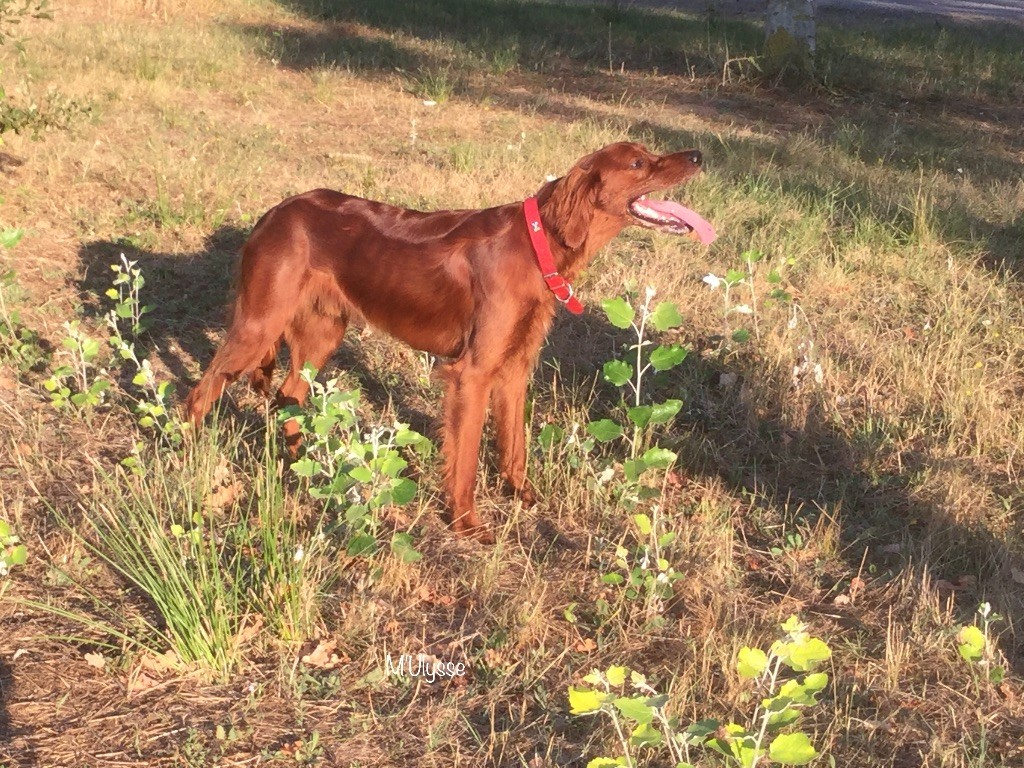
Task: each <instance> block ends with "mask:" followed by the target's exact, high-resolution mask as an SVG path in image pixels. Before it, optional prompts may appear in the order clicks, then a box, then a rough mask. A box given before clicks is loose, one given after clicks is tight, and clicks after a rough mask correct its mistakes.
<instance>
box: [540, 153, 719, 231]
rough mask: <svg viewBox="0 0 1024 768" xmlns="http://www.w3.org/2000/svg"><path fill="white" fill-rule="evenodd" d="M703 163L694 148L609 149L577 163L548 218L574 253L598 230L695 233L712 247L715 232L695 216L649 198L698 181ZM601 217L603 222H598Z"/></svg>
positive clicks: (555, 193) (560, 183)
mask: <svg viewBox="0 0 1024 768" xmlns="http://www.w3.org/2000/svg"><path fill="white" fill-rule="evenodd" d="M702 162H703V158H702V157H701V153H700V152H699V151H697V150H696V149H688V150H685V151H683V152H674V153H672V154H668V155H655V154H653V153H652V152H649V151H648V150H647V149H646V148H645V147H644V146H642V145H641V144H633V143H629V142H620V143H618V144H609V145H608V146H607V147H604V148H602V149H599V150H598V151H597V152H594V153H592V154H590V155H587V156H586V157H584V158H582V159H581V160H579V161H578V162H577V163H576V164H575V165H574V166H573V167H572V168H571V169H570V170H569V172H568V173H567V174H566V175H565V176H563V177H562V178H560V179H558V180H557V181H555V182H554V183H553V188H552V190H551V194H550V198H549V199H548V203H547V205H546V206H545V209H546V212H548V214H549V215H548V216H546V217H545V218H546V219H547V220H548V221H549V224H550V226H551V227H552V228H553V229H555V230H556V234H557V236H558V237H560V239H561V240H562V241H563V242H564V243H565V245H566V246H567V247H569V248H573V249H576V248H580V247H582V246H583V245H584V244H585V243H586V242H587V239H588V235H589V234H590V232H591V229H592V227H594V226H599V227H600V229H601V230H602V231H608V230H614V231H613V232H612V233H611V236H614V234H615V233H617V232H618V231H619V230H620V229H622V228H623V227H626V226H629V225H631V224H636V225H639V226H642V227H647V228H649V229H656V230H658V231H661V232H668V233H671V234H676V235H685V234H690V233H693V234H694V235H695V236H696V237H697V238H698V239H699V240H700V241H701V242H703V243H710V242H711V241H712V240H714V238H715V235H714V230H713V229H712V228H711V225H710V224H708V223H707V222H706V221H704V219H702V218H701V217H700V216H698V215H697V214H696V213H694V212H693V211H691V210H689V209H688V208H684V207H683V206H681V205H679V204H678V203H675V202H672V201H670V200H651V199H648V198H647V195H649V194H651V193H653V192H662V191H665V190H668V189H671V188H672V187H675V186H677V185H678V184H681V183H683V182H684V181H686V180H688V179H690V178H692V177H694V176H696V175H697V174H698V173H700V170H701V164H702ZM598 217H600V219H601V221H600V222H598V221H595V219H597V218H598ZM601 239H602V240H606V239H607V238H601Z"/></svg>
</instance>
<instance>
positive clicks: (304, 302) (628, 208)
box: [186, 143, 713, 540]
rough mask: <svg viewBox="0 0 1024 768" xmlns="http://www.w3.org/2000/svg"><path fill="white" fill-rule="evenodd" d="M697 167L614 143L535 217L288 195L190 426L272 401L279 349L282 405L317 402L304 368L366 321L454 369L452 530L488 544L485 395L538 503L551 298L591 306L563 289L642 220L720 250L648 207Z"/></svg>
mask: <svg viewBox="0 0 1024 768" xmlns="http://www.w3.org/2000/svg"><path fill="white" fill-rule="evenodd" d="M700 167H701V154H700V152H698V151H696V150H687V151H685V152H677V153H675V154H670V155H663V156H658V155H654V154H651V153H650V152H648V151H647V150H646V149H645V148H644V147H642V146H640V145H638V144H629V143H620V144H612V145H610V146H607V147H604V148H603V149H600V150H598V151H597V152H594V153H593V154H591V155H587V156H586V157H584V158H583V159H581V160H580V161H579V162H577V163H576V164H575V165H574V166H573V167H572V168H571V169H570V170H569V172H568V173H567V174H566V175H565V176H563V177H562V178H560V179H557V180H555V181H552V182H549V183H547V184H545V185H544V186H543V187H541V189H540V191H539V192H538V193H537V195H536V205H537V208H539V215H538V214H535V215H534V217H533V218H532V219H531V218H529V216H528V214H524V204H523V203H510V204H508V205H502V206H499V207H497V208H487V209H484V210H466V211H436V212H433V213H421V212H419V211H410V210H405V209H403V208H396V207H394V206H391V205H386V204H384V203H378V202H373V201H371V200H364V199H362V198H358V197H353V196H351V195H346V194H342V193H340V192H333V191H330V190H326V189H318V190H315V191H312V192H307V193H305V194H302V195H297V196H295V197H291V198H289V199H287V200H285V201H284V202H282V203H280V204H279V205H277V206H276V207H274V208H272V209H271V210H270V211H268V212H267V213H266V214H265V215H264V216H263V218H262V219H260V221H259V223H258V224H257V225H256V228H255V229H254V230H253V232H252V235H251V236H250V237H249V240H248V242H247V243H246V244H245V247H244V248H243V250H242V261H241V269H240V274H239V280H238V291H237V298H236V300H235V304H234V310H233V315H232V320H231V327H230V328H229V329H228V332H227V338H226V339H225V340H224V344H223V346H222V347H221V348H220V350H219V351H218V352H217V354H216V356H215V357H214V358H213V362H212V363H211V364H210V367H209V368H208V369H207V371H206V373H205V375H204V376H203V378H202V380H201V381H200V382H199V383H198V384H197V385H196V387H195V389H193V390H192V392H191V393H190V394H189V396H188V401H187V404H186V408H187V409H188V413H189V416H190V418H191V420H192V422H193V423H194V424H196V425H197V426H198V425H199V424H200V423H201V422H202V420H203V418H204V417H205V416H206V414H207V412H208V411H209V410H210V408H211V406H212V404H213V402H214V401H215V400H216V399H217V398H218V397H220V395H221V393H222V392H223V391H224V388H225V387H226V386H227V385H228V384H229V383H231V382H232V381H234V380H235V379H237V378H238V377H239V376H242V375H244V374H250V375H251V379H252V383H253V386H254V387H255V388H256V389H257V390H258V391H261V392H263V393H264V394H269V388H270V381H271V376H272V374H273V370H274V364H275V362H276V358H277V352H278V348H279V346H280V344H281V342H282V341H284V342H285V343H287V344H288V347H289V349H290V351H291V360H292V366H291V370H290V371H289V373H288V376H287V378H286V379H285V381H284V384H282V386H281V388H280V390H279V391H278V393H277V398H276V400H277V403H278V405H289V404H295V403H299V404H301V403H302V402H304V401H305V399H306V396H307V394H308V392H309V389H308V386H307V385H306V384H305V382H303V380H302V379H301V377H300V372H301V370H302V367H303V364H305V363H310V364H311V365H313V366H314V367H316V368H317V369H319V368H321V367H322V366H323V365H324V363H325V362H327V360H328V358H329V357H330V356H331V354H332V353H333V352H334V350H335V349H336V348H337V347H338V346H339V344H341V340H342V336H344V334H345V329H346V328H347V327H348V326H349V325H356V326H358V325H362V324H365V323H369V324H370V325H372V326H374V327H376V328H379V329H382V330H384V331H387V332H388V333H389V334H391V335H392V336H394V337H396V338H398V339H401V340H402V341H404V342H406V343H407V344H409V345H410V346H412V347H414V348H416V349H419V350H424V351H426V352H430V353H432V354H434V355H438V356H439V357H443V358H448V359H449V362H448V364H447V366H446V371H445V381H446V395H445V401H444V426H443V455H444V462H445V489H446V491H447V496H448V504H449V506H450V510H451V516H452V517H451V523H452V527H453V528H454V529H455V531H457V532H458V533H460V534H464V535H473V536H476V537H477V538H480V539H483V540H489V539H490V538H491V536H490V534H489V532H488V531H487V530H486V529H485V528H484V527H483V526H482V524H481V521H480V518H479V517H478V515H477V513H476V510H475V507H474V501H473V495H474V485H475V481H476V465H477V457H478V454H479V450H480V439H481V434H482V431H483V425H484V417H485V414H486V411H487V405H488V400H489V401H490V404H491V410H492V412H493V415H494V421H495V427H496V432H497V443H498V453H499V467H500V470H501V476H502V477H503V478H504V480H505V481H506V482H507V483H508V484H509V486H511V488H512V489H513V491H514V492H516V493H517V494H519V495H520V496H521V497H522V498H523V499H524V500H525V501H527V502H530V501H532V499H533V494H532V492H531V489H530V485H529V482H528V481H527V478H526V443H525V437H526V435H525V429H524V420H525V403H526V386H527V382H528V381H529V378H530V373H531V371H532V370H533V367H534V365H535V363H536V360H537V356H538V353H539V351H540V347H541V344H542V343H543V341H544V337H545V336H546V335H547V332H548V328H549V326H550V325H551V319H552V317H553V316H554V313H555V306H556V304H555V298H556V297H557V298H559V299H560V300H562V301H563V302H564V303H566V304H567V305H568V306H569V308H570V309H571V310H573V311H580V307H579V304H578V302H576V300H575V298H573V297H572V296H571V294H572V289H571V288H570V287H569V286H568V283H567V282H566V281H567V280H572V279H573V278H574V277H575V276H576V275H577V274H579V272H580V271H581V270H582V269H583V268H584V267H585V266H586V265H587V263H588V262H589V261H590V259H591V257H592V256H593V255H594V254H595V253H596V252H597V251H598V249H600V248H601V247H602V246H604V245H605V244H606V243H607V242H608V241H609V240H611V239H612V238H613V237H615V235H617V234H618V233H619V231H620V230H622V228H623V227H626V226H628V225H630V224H639V225H642V226H646V227H651V228H654V229H659V230H662V231H668V232H673V233H676V234H686V233H689V232H691V231H693V230H696V232H695V234H696V235H697V236H698V237H699V238H700V239H702V240H703V241H705V242H709V240H708V239H707V237H708V236H707V235H706V233H705V231H704V230H703V227H707V223H706V222H704V221H703V220H702V219H700V217H699V216H696V214H693V212H692V211H688V210H687V209H685V208H682V207H681V206H679V205H677V204H675V203H672V202H669V201H654V200H648V199H646V197H645V195H647V194H648V193H650V192H655V191H660V190H666V189H669V188H671V187H674V186H676V185H677V184H679V183H681V182H683V181H685V180H687V179H689V178H691V177H692V176H695V175H696V174H697V173H699V172H700ZM528 203H529V201H528ZM527 210H529V209H528V207H527ZM534 210H535V211H536V210H537V209H536V208H535V209H534ZM528 222H529V226H528ZM531 230H532V234H531ZM710 236H711V237H712V238H713V233H712V234H711V235H710ZM531 241H532V242H533V243H536V244H537V246H539V247H540V249H541V250H542V251H543V250H544V249H545V246H547V247H548V248H550V253H549V254H548V256H547V257H546V258H547V261H544V257H543V255H542V257H541V260H540V261H538V256H537V254H536V253H535V250H534V245H533V244H532V242H531ZM551 262H553V265H552V263H551ZM541 264H544V268H543V272H542V267H541ZM551 273H554V274H551ZM559 273H560V275H559ZM563 278H564V279H563ZM549 289H550V290H549ZM552 293H555V294H556V295H555V296H553V295H552ZM285 434H286V438H287V441H288V445H289V448H290V450H292V452H293V453H294V452H295V450H296V449H297V447H298V440H299V435H298V428H297V425H295V423H294V422H289V423H287V424H286V425H285Z"/></svg>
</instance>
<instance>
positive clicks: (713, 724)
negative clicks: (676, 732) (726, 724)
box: [685, 720, 722, 744]
mask: <svg viewBox="0 0 1024 768" xmlns="http://www.w3.org/2000/svg"><path fill="white" fill-rule="evenodd" d="M721 725H722V724H721V723H720V722H718V721H717V720H698V721H697V722H695V723H690V725H688V726H687V728H686V731H685V733H686V735H687V737H688V739H689V741H690V743H691V744H698V743H700V742H702V741H704V739H706V738H707V737H708V736H711V735H712V734H713V733H714V732H715V731H717V730H718V729H719V728H720V727H721Z"/></svg>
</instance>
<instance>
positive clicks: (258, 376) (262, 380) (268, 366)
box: [249, 339, 282, 398]
mask: <svg viewBox="0 0 1024 768" xmlns="http://www.w3.org/2000/svg"><path fill="white" fill-rule="evenodd" d="M281 341H282V339H278V340H277V341H275V342H274V343H273V344H272V345H271V346H270V348H269V349H267V351H266V354H264V355H263V359H262V360H260V362H259V364H258V365H257V366H256V367H255V368H254V369H253V371H252V373H250V374H249V384H250V386H251V387H252V389H253V391H254V392H255V393H256V394H258V395H262V396H263V397H264V398H269V397H270V385H271V382H272V381H273V379H274V368H275V367H276V365H277V352H278V350H279V349H280V348H281Z"/></svg>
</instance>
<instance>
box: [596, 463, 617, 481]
mask: <svg viewBox="0 0 1024 768" xmlns="http://www.w3.org/2000/svg"><path fill="white" fill-rule="evenodd" d="M614 477H615V470H614V469H612V468H611V467H605V469H604V472H602V473H601V474H600V475H598V478H597V482H598V483H600V484H601V485H604V484H605V483H607V482H610V481H611V479H612V478H614Z"/></svg>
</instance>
